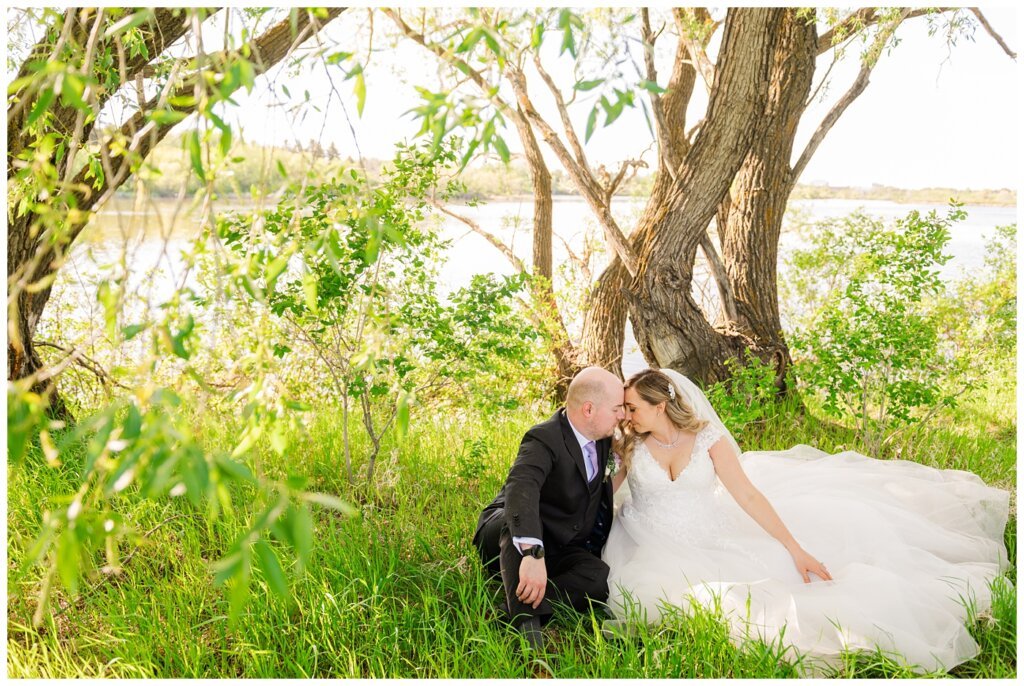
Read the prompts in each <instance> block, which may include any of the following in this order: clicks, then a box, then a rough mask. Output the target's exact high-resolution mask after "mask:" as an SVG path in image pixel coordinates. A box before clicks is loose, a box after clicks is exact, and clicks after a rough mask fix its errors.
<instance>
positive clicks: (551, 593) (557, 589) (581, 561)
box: [477, 511, 608, 619]
mask: <svg viewBox="0 0 1024 686" xmlns="http://www.w3.org/2000/svg"><path fill="white" fill-rule="evenodd" d="M477 545H478V550H479V551H480V559H481V561H482V562H483V564H484V566H485V567H486V568H487V569H488V571H490V572H491V573H492V574H496V575H500V576H501V581H502V585H503V586H504V587H505V601H506V602H507V603H508V609H509V613H510V614H511V616H512V617H513V618H516V617H519V616H522V615H528V616H530V617H539V618H542V619H545V618H547V617H548V616H550V615H551V614H552V608H551V604H550V603H549V602H548V599H549V598H552V597H553V598H555V599H557V600H559V601H560V602H563V603H566V604H567V605H571V606H572V607H573V608H575V609H576V610H578V611H580V612H586V611H587V609H588V608H589V605H590V602H591V601H594V602H598V603H603V602H605V601H606V600H608V565H606V564H605V563H604V562H603V561H602V560H601V558H599V557H597V556H596V555H594V554H593V553H591V552H590V551H588V550H586V549H585V548H583V547H582V546H575V545H569V546H562V547H559V548H555V547H554V546H552V547H551V548H547V547H546V548H545V550H544V563H545V567H546V568H547V574H548V587H547V590H546V591H545V593H544V599H543V600H542V601H541V603H540V605H538V606H537V608H536V609H534V608H533V607H532V606H530V605H527V604H526V603H523V602H521V601H520V600H519V598H517V597H516V588H517V587H518V586H519V565H520V564H521V563H522V560H523V556H522V555H521V554H520V553H519V551H518V550H516V547H515V545H513V543H512V535H511V534H510V533H509V530H508V525H507V524H506V523H505V517H504V513H503V512H501V511H498V512H497V513H496V514H495V515H494V516H493V517H492V518H491V519H490V520H489V521H488V522H487V523H486V524H484V526H483V528H482V529H481V530H480V536H479V538H478V539H477Z"/></svg>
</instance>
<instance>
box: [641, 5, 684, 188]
mask: <svg viewBox="0 0 1024 686" xmlns="http://www.w3.org/2000/svg"><path fill="white" fill-rule="evenodd" d="M640 17H641V19H643V33H642V38H643V44H644V69H645V70H646V72H647V80H648V81H650V82H651V83H654V84H657V83H658V72H657V70H656V69H655V68H654V41H655V40H656V39H657V37H656V36H655V35H654V31H653V30H652V29H651V16H650V11H649V10H648V9H647V8H646V7H642V8H641V9H640ZM647 95H648V98H649V99H650V101H651V112H653V113H654V132H655V135H656V136H657V138H658V158H659V160H660V166H661V168H662V169H667V170H669V171H670V173H671V172H674V170H675V168H676V167H677V166H678V164H679V162H678V160H674V159H673V158H674V155H673V154H672V150H673V148H672V146H671V144H670V143H669V140H668V124H667V123H666V122H665V106H664V103H662V101H661V94H660V93H655V92H653V91H648V93H647Z"/></svg>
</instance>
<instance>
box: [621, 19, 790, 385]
mask: <svg viewBox="0 0 1024 686" xmlns="http://www.w3.org/2000/svg"><path fill="white" fill-rule="evenodd" d="M784 12H785V10H782V9H768V8H756V9H730V10H729V13H728V15H727V16H726V22H725V29H724V34H723V36H722V47H721V49H720V52H719V58H718V67H717V69H716V76H715V83H714V87H713V89H712V92H711V98H710V102H709V104H708V112H707V115H706V117H705V121H704V124H703V125H702V127H701V131H700V133H699V134H698V136H697V138H696V140H695V141H694V144H693V146H692V148H690V150H689V152H688V153H687V155H686V159H685V160H684V162H683V165H682V166H681V167H680V170H679V172H678V173H677V175H676V180H675V183H674V187H673V190H672V193H671V194H670V196H669V198H668V203H666V204H665V205H662V206H660V207H655V206H653V205H652V204H649V205H648V207H647V209H646V211H645V212H644V216H643V217H642V218H641V220H640V226H639V227H638V231H637V233H636V238H635V240H636V243H635V244H636V245H638V250H637V252H638V254H639V260H638V271H637V274H636V277H635V278H634V279H633V281H632V283H631V284H630V287H629V291H630V296H629V300H630V315H631V320H632V322H633V330H634V332H635V333H636V337H637V343H638V344H639V345H640V349H641V351H642V352H643V354H644V357H645V359H646V360H647V362H648V363H649V364H651V365H652V366H658V367H670V368H673V369H676V370H677V371H679V372H681V373H683V374H686V375H687V376H690V377H692V378H694V379H696V380H699V381H701V382H704V383H712V382H715V381H719V380H722V379H725V378H727V377H728V372H727V369H726V367H725V362H726V360H728V359H729V358H730V357H736V356H739V355H740V354H741V353H742V351H743V350H744V349H746V348H747V347H749V346H750V345H751V344H752V341H750V340H749V339H748V338H746V337H743V336H740V335H737V334H731V333H722V332H718V331H716V330H714V329H713V328H712V327H711V325H710V324H709V323H708V321H707V319H706V318H705V316H704V313H703V312H702V311H701V309H700V307H698V306H697V303H696V302H695V301H694V300H693V297H692V294H691V289H692V286H693V263H694V259H695V258H696V250H697V247H698V245H699V244H700V241H701V237H702V236H703V235H704V231H705V230H706V227H707V225H708V223H709V222H710V220H711V218H712V217H713V216H714V215H715V211H716V209H717V208H718V205H719V203H720V202H721V200H722V198H723V197H724V196H725V195H726V193H727V192H728V190H729V185H730V183H731V182H732V180H733V178H734V176H735V175H736V173H737V172H738V171H739V169H740V166H741V165H742V164H743V161H744V159H745V158H746V155H747V153H748V151H749V150H750V147H751V144H752V143H753V140H754V138H755V135H756V133H758V126H757V125H758V123H759V122H760V120H761V119H762V118H763V114H764V111H765V105H766V102H767V97H768V80H769V74H770V69H771V66H772V60H773V57H774V54H775V42H776V34H777V32H778V29H779V23H780V21H781V19H782V15H783V14H784Z"/></svg>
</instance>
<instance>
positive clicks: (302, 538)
mask: <svg viewBox="0 0 1024 686" xmlns="http://www.w3.org/2000/svg"><path fill="white" fill-rule="evenodd" d="M289 523H290V524H291V528H292V540H294V541H295V551H296V552H297V553H298V554H299V563H300V565H302V566H305V565H306V563H307V562H308V560H309V556H310V555H311V554H312V552H313V516H312V515H311V514H310V513H309V508H308V507H306V506H305V505H296V506H294V507H293V509H292V516H291V517H290V518H289Z"/></svg>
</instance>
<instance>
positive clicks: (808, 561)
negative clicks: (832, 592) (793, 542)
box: [792, 548, 832, 584]
mask: <svg viewBox="0 0 1024 686" xmlns="http://www.w3.org/2000/svg"><path fill="white" fill-rule="evenodd" d="M792 555H793V563H794V564H796V571H798V572H800V576H802V577H803V578H804V583H805V584H809V583H811V578H810V577H809V576H808V573H810V574H816V575H817V576H818V577H819V578H821V579H823V580H825V581H832V575H831V574H829V573H828V570H827V569H825V565H823V564H821V563H820V562H818V561H817V560H815V559H814V558H813V557H812V556H811V555H810V554H808V552H807V551H806V550H804V549H803V548H798V549H797V550H796V551H795V552H793V553H792Z"/></svg>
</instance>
